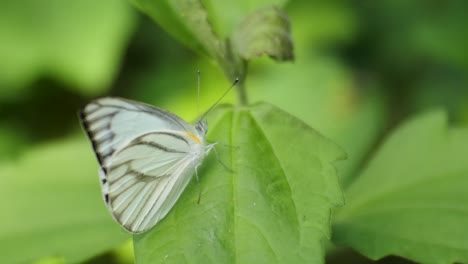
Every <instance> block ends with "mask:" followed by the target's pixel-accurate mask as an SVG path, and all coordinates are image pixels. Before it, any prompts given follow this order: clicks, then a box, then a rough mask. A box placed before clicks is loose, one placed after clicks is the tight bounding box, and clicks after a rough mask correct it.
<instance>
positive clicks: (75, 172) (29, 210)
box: [0, 135, 129, 263]
mask: <svg viewBox="0 0 468 264" xmlns="http://www.w3.org/2000/svg"><path fill="white" fill-rule="evenodd" d="M80 138H81V139H80V140H76V139H71V140H66V141H57V142H55V143H50V144H47V145H43V146H38V147H35V148H34V149H32V150H31V151H28V152H27V153H26V154H25V155H24V156H23V157H22V158H21V159H20V160H18V161H16V162H11V163H3V164H2V165H1V166H0V208H2V210H3V211H4V213H3V214H2V217H1V218H0V248H1V249H2V250H1V251H2V254H0V263H25V262H28V263H29V262H31V261H34V260H37V259H41V258H44V257H48V256H54V257H60V256H61V257H65V258H66V259H67V260H68V261H69V262H80V261H83V260H86V259H88V258H90V257H92V256H95V255H97V254H99V253H103V252H105V251H107V250H109V249H111V248H114V247H116V246H118V245H119V244H122V243H123V242H124V241H125V239H128V237H129V236H128V234H126V233H125V232H124V231H123V230H121V229H120V228H119V226H118V225H117V224H116V223H115V222H114V221H113V220H112V217H111V216H110V215H109V213H108V211H107V208H106V206H105V205H104V202H103V201H102V197H101V194H100V190H99V180H98V176H97V162H96V161H95V158H94V156H93V153H92V150H91V147H90V146H89V144H88V143H87V142H86V139H85V136H84V135H82V136H81V137H80Z"/></svg>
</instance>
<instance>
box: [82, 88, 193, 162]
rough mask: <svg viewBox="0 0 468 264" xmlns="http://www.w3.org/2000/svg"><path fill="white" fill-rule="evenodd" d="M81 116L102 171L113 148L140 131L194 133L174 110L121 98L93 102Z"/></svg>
mask: <svg viewBox="0 0 468 264" xmlns="http://www.w3.org/2000/svg"><path fill="white" fill-rule="evenodd" d="M80 119H81V123H82V124H83V127H84V129H85V130H86V133H87V134H88V137H89V139H90V140H91V142H92V145H93V149H94V152H95V153H96V156H97V159H98V161H99V163H100V164H101V167H103V169H104V170H105V169H106V167H107V165H108V162H109V158H110V157H111V156H112V154H113V153H114V151H116V150H118V149H120V148H122V147H123V146H125V145H126V144H128V142H130V140H132V139H134V138H136V137H138V136H141V135H143V134H146V133H149V132H152V131H158V130H177V131H186V132H188V133H191V134H197V132H196V130H195V129H194V127H193V126H192V125H190V124H188V123H187V122H185V121H184V120H182V119H181V118H179V117H178V116H176V115H175V114H173V113H170V112H168V111H166V110H163V109H160V108H156V107H153V106H150V105H146V104H142V103H139V102H135V101H131V100H126V99H122V98H112V97H104V98H100V99H97V100H95V101H92V102H91V103H89V104H87V105H86V106H85V107H84V108H83V109H82V110H81V112H80Z"/></svg>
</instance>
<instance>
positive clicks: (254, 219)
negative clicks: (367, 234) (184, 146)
mask: <svg viewBox="0 0 468 264" xmlns="http://www.w3.org/2000/svg"><path fill="white" fill-rule="evenodd" d="M209 123H210V124H212V125H211V126H210V133H209V134H208V140H214V141H216V142H220V144H219V145H218V146H217V150H218V152H219V157H220V159H221V160H222V161H223V162H224V163H226V164H227V166H228V167H230V168H232V170H233V172H229V171H227V170H226V169H225V168H224V167H223V166H222V165H220V164H219V163H218V162H217V161H216V159H215V157H214V155H210V156H209V157H207V158H206V161H205V163H206V164H205V166H203V167H202V168H201V170H200V171H199V175H200V181H201V182H200V186H198V185H197V184H196V182H195V181H192V183H191V184H190V185H189V186H188V187H187V189H186V190H185V191H184V193H183V194H182V196H181V198H180V199H179V201H178V202H177V204H176V205H175V207H174V208H173V209H172V211H171V213H169V215H168V216H167V217H166V218H165V219H164V220H163V221H162V222H161V223H159V224H158V225H157V226H156V227H155V228H154V229H152V230H151V231H150V232H148V233H145V234H142V235H135V236H134V246H135V257H136V260H137V262H138V263H156V262H162V261H164V262H165V263H188V262H190V263H323V262H324V260H323V258H324V249H323V240H324V239H325V238H328V237H329V236H330V230H329V229H330V212H331V209H332V208H333V207H335V206H337V205H341V204H342V203H343V198H342V193H341V191H340V188H339V186H338V180H337V177H336V172H335V168H334V167H333V166H332V164H331V163H332V162H333V161H335V160H337V159H341V158H344V157H345V154H344V152H343V151H342V150H341V149H340V148H339V147H337V146H336V145H335V144H334V143H332V142H331V141H329V140H328V139H326V138H325V137H323V136H322V135H320V134H319V133H317V132H316V131H315V130H313V129H312V128H310V127H308V126H307V125H305V124H304V123H303V122H302V121H300V120H298V119H297V118H295V117H293V116H291V115H289V114H287V113H285V112H283V111H282V110H279V109H278V108H276V107H274V106H271V105H269V104H266V103H262V104H257V105H254V106H252V107H250V108H241V109H236V108H232V107H224V108H219V109H218V110H217V111H216V112H214V113H212V114H211V118H210V119H209ZM222 144H227V145H230V146H223V145H222ZM198 188H201V190H202V194H201V201H200V204H197V198H198V191H199V189H198Z"/></svg>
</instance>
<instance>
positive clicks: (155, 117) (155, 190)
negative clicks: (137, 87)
mask: <svg viewBox="0 0 468 264" xmlns="http://www.w3.org/2000/svg"><path fill="white" fill-rule="evenodd" d="M80 118H81V122H82V124H83V127H84V129H85V131H86V133H87V135H88V137H89V139H90V141H91V143H92V145H93V148H94V151H95V153H96V156H97V159H98V161H99V163H100V166H101V168H100V173H99V174H100V179H101V187H102V188H101V189H102V193H103V197H104V201H105V203H106V205H107V207H108V209H109V211H110V213H111V214H112V216H113V217H114V219H115V220H116V221H117V222H118V223H119V224H120V225H122V227H124V228H125V229H126V230H127V231H129V232H131V233H142V232H145V231H147V230H149V229H151V228H152V227H153V226H155V225H156V224H157V223H158V222H159V221H160V220H162V219H163V218H164V217H165V216H166V215H167V213H168V212H169V211H170V210H171V208H172V207H173V206H174V204H175V202H176V201H177V199H178V198H179V197H180V195H181V194H182V192H183V190H184V189H185V187H186V186H187V184H188V183H189V182H190V179H191V176H192V175H193V173H194V172H195V171H196V169H197V167H198V166H199V165H200V164H201V163H202V161H203V159H204V157H205V156H206V155H207V154H208V153H209V151H210V150H211V149H212V148H213V146H214V145H213V144H211V145H206V141H205V134H206V131H207V125H206V122H205V121H203V120H202V121H200V122H198V123H197V124H196V125H195V126H193V125H190V124H189V123H187V122H185V121H184V120H182V119H181V118H179V117H178V116H176V115H174V114H172V113H170V112H168V111H166V110H163V109H160V108H156V107H152V106H149V105H145V104H142V103H138V102H134V101H130V100H126V99H121V98H110V97H105V98H101V99H97V100H95V101H93V102H91V103H89V104H88V105H86V106H85V107H84V108H83V109H82V111H81V115H80Z"/></svg>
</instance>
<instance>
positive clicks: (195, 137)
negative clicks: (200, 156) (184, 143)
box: [184, 132, 201, 144]
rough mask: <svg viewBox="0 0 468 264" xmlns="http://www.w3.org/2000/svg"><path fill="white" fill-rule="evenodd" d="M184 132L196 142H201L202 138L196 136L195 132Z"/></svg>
mask: <svg viewBox="0 0 468 264" xmlns="http://www.w3.org/2000/svg"><path fill="white" fill-rule="evenodd" d="M184 133H185V135H187V136H189V137H190V138H192V139H193V140H194V141H195V142H197V144H201V140H200V139H199V138H198V137H197V136H195V135H194V134H192V133H189V132H184Z"/></svg>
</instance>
